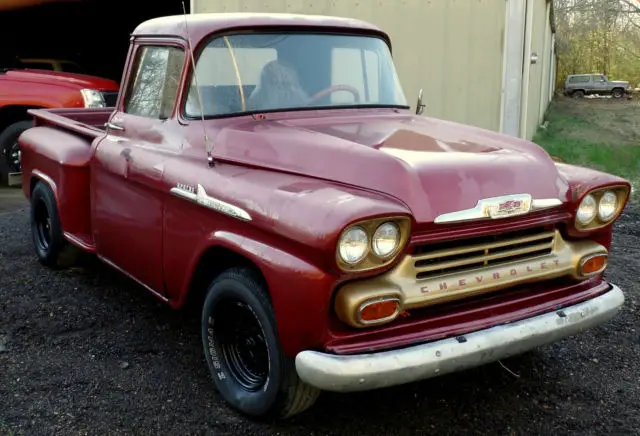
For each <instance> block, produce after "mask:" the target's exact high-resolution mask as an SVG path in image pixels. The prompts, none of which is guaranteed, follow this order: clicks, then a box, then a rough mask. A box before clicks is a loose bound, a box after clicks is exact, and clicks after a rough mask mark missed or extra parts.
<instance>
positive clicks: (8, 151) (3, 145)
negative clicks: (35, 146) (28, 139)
mask: <svg viewBox="0 0 640 436" xmlns="http://www.w3.org/2000/svg"><path fill="white" fill-rule="evenodd" d="M31 127H33V121H18V122H17V123H13V124H11V125H10V126H9V127H7V128H6V129H4V131H3V132H2V133H0V184H4V185H6V184H7V183H8V180H9V174H10V173H18V172H20V147H19V146H18V137H19V136H20V135H21V134H22V132H24V131H25V130H27V129H29V128H31Z"/></svg>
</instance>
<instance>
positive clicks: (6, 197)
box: [0, 187, 27, 214]
mask: <svg viewBox="0 0 640 436" xmlns="http://www.w3.org/2000/svg"><path fill="white" fill-rule="evenodd" d="M25 207H27V201H26V199H25V198H24V194H23V193H22V189H16V188H12V189H9V188H3V187H0V214H2V213H6V212H10V211H15V210H16V209H21V208H25Z"/></svg>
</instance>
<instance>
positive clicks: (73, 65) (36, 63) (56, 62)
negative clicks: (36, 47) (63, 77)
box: [20, 58, 85, 74]
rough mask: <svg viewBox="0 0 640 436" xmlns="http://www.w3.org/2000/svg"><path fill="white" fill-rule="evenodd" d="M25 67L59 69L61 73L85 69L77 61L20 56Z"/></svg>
mask: <svg viewBox="0 0 640 436" xmlns="http://www.w3.org/2000/svg"><path fill="white" fill-rule="evenodd" d="M20 62H22V63H23V64H24V65H25V66H26V67H27V68H32V69H35V70H48V71H59V72H63V73H78V74H84V73H85V70H84V68H82V67H81V66H80V65H79V64H78V63H77V62H74V61H69V60H65V59H51V58H20Z"/></svg>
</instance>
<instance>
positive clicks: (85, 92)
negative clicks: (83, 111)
mask: <svg viewBox="0 0 640 436" xmlns="http://www.w3.org/2000/svg"><path fill="white" fill-rule="evenodd" d="M80 94H82V99H83V100H84V107H107V104H106V102H105V101H104V97H103V96H102V93H101V92H100V91H96V90H95V89H81V90H80Z"/></svg>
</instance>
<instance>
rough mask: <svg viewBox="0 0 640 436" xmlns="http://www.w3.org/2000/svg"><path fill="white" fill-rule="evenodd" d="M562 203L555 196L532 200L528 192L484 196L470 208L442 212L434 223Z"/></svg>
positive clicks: (522, 211) (495, 216)
mask: <svg viewBox="0 0 640 436" xmlns="http://www.w3.org/2000/svg"><path fill="white" fill-rule="evenodd" d="M560 205H562V201H561V200H559V199H557V198H549V199H537V200H534V199H533V198H532V197H531V195H530V194H514V195H505V196H502V197H492V198H484V199H482V200H479V201H478V204H476V206H475V207H472V208H471V209H465V210H460V211H457V212H450V213H445V214H442V215H440V216H438V217H436V219H435V221H434V222H435V223H436V224H441V223H452V222H459V221H469V220H477V219H486V218H489V219H501V218H510V217H514V216H518V215H525V214H527V213H529V212H533V211H536V210H541V209H548V208H552V207H556V206H560Z"/></svg>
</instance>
